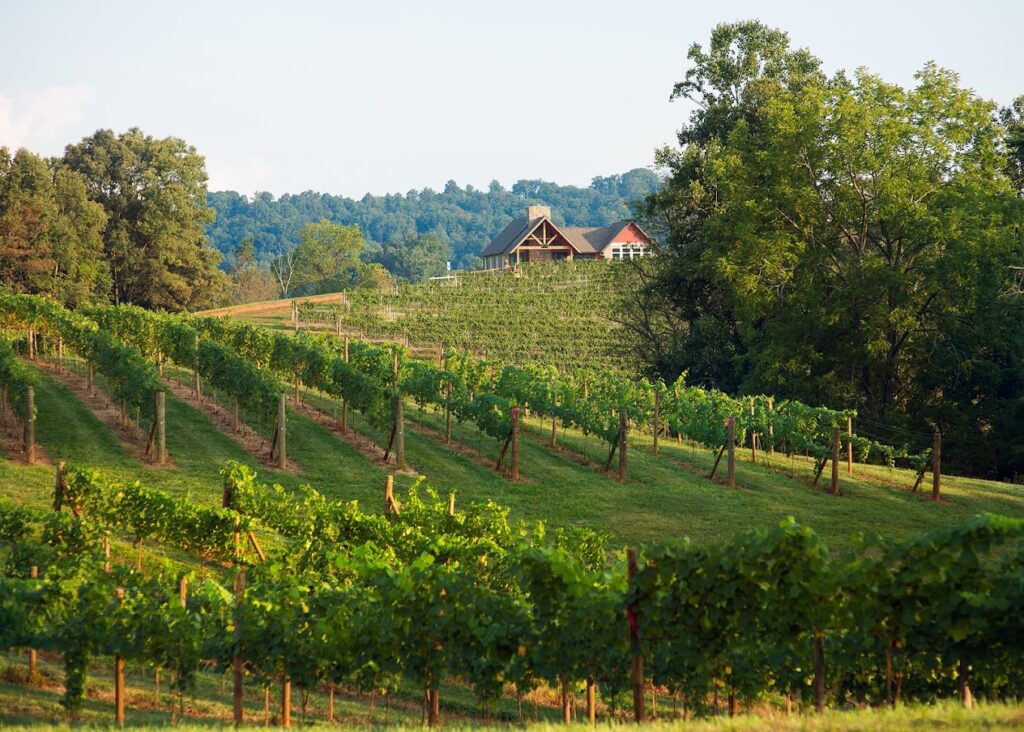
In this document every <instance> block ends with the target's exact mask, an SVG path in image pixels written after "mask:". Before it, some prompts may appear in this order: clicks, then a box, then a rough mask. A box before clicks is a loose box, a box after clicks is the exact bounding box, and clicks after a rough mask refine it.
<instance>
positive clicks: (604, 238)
mask: <svg viewBox="0 0 1024 732" xmlns="http://www.w3.org/2000/svg"><path fill="white" fill-rule="evenodd" d="M629 223H630V222H629V221H616V222H615V223H614V224H612V225H610V226H602V227H596V226H563V227H562V228H561V229H559V231H561V232H562V235H563V236H564V237H565V238H566V239H568V240H569V243H570V244H572V245H573V246H574V247H576V249H577V251H579V252H583V253H584V254H591V253H594V254H596V253H598V252H602V251H604V248H605V247H606V246H608V244H609V243H611V241H612V239H614V238H615V237H616V236H618V235H619V232H620V231H622V230H623V229H625V228H626V227H627V226H629Z"/></svg>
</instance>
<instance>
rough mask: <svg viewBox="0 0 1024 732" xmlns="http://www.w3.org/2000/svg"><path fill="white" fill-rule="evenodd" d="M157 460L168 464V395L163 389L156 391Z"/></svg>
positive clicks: (162, 463)
mask: <svg viewBox="0 0 1024 732" xmlns="http://www.w3.org/2000/svg"><path fill="white" fill-rule="evenodd" d="M156 461H157V464H159V465H166V464H167V395H166V394H165V393H164V392H163V391H162V390H161V391H158V392H157V393H156Z"/></svg>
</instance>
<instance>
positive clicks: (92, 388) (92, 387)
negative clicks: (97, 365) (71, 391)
mask: <svg viewBox="0 0 1024 732" xmlns="http://www.w3.org/2000/svg"><path fill="white" fill-rule="evenodd" d="M85 389H86V391H87V392H88V393H89V396H94V395H95V394H96V381H95V379H94V378H93V373H92V361H90V362H89V363H88V366H87V367H86V370H85Z"/></svg>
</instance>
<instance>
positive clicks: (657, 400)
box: [651, 389, 661, 455]
mask: <svg viewBox="0 0 1024 732" xmlns="http://www.w3.org/2000/svg"><path fill="white" fill-rule="evenodd" d="M660 431H661V392H660V391H658V390H657V389H655V390H654V426H653V427H652V429H651V436H652V439H653V443H654V454H655V455H657V454H658V432H660Z"/></svg>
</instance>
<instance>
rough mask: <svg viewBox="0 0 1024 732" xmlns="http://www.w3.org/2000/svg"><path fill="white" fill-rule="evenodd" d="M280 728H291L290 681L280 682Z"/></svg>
mask: <svg viewBox="0 0 1024 732" xmlns="http://www.w3.org/2000/svg"><path fill="white" fill-rule="evenodd" d="M281 726H282V727H284V728H286V729H288V728H290V727H291V726H292V681H291V679H284V680H283V681H282V682H281Z"/></svg>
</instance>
